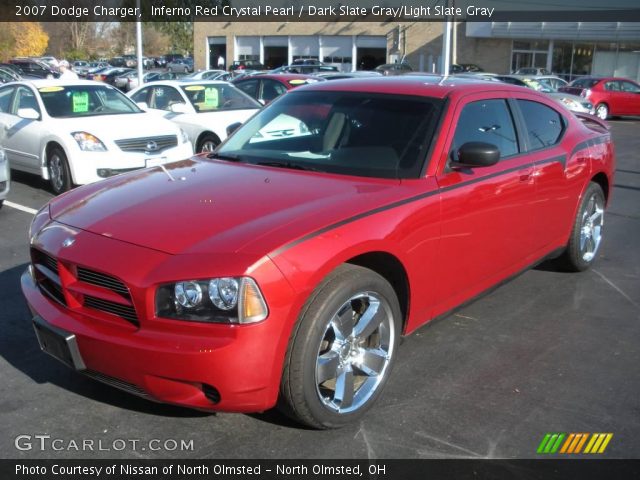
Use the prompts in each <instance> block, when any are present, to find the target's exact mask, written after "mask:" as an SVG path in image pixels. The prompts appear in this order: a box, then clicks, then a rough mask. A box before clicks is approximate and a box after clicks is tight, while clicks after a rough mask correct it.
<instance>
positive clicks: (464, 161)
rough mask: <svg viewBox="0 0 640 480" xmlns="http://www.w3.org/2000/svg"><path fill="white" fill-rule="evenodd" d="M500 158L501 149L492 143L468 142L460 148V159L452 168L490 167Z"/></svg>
mask: <svg viewBox="0 0 640 480" xmlns="http://www.w3.org/2000/svg"><path fill="white" fill-rule="evenodd" d="M498 160H500V149H498V147H497V146H495V145H493V144H491V143H485V142H467V143H465V144H463V145H462V146H461V147H460V148H459V149H458V159H457V160H453V161H452V162H451V167H452V168H477V167H490V166H491V165H495V164H496V163H498Z"/></svg>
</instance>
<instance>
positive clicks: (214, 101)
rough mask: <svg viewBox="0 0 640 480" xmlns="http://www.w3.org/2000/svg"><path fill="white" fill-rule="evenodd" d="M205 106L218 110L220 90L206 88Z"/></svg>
mask: <svg viewBox="0 0 640 480" xmlns="http://www.w3.org/2000/svg"><path fill="white" fill-rule="evenodd" d="M204 104H205V106H206V107H212V108H216V107H217V106H218V89H217V88H215V87H214V88H205V90H204Z"/></svg>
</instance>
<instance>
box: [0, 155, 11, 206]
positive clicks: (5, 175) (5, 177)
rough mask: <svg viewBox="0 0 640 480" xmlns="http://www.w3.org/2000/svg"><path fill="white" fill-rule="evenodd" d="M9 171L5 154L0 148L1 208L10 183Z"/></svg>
mask: <svg viewBox="0 0 640 480" xmlns="http://www.w3.org/2000/svg"><path fill="white" fill-rule="evenodd" d="M10 173H11V170H9V161H8V160H7V154H6V153H5V151H4V150H3V149H2V148H0V208H2V204H3V203H4V200H5V198H7V195H8V194H9V186H10V184H11V175H10Z"/></svg>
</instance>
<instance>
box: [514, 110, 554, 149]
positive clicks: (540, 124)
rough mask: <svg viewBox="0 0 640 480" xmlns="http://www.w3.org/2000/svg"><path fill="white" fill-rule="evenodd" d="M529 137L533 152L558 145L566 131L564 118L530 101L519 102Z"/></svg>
mask: <svg viewBox="0 0 640 480" xmlns="http://www.w3.org/2000/svg"><path fill="white" fill-rule="evenodd" d="M518 105H519V106H520V110H521V111H522V116H523V117H524V123H525V125H526V128H527V133H528V135H529V142H530V144H531V150H540V149H541V148H546V147H550V146H552V145H555V144H556V143H558V140H560V137H561V136H562V132H563V131H564V121H563V120H562V116H561V115H560V114H559V113H558V112H556V111H555V110H554V109H553V108H549V107H547V106H546V105H543V104H541V103H538V102H533V101H530V100H518Z"/></svg>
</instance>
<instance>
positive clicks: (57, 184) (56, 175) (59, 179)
mask: <svg viewBox="0 0 640 480" xmlns="http://www.w3.org/2000/svg"><path fill="white" fill-rule="evenodd" d="M63 162H64V160H63V159H62V158H61V157H60V155H59V154H58V153H57V152H55V153H54V154H53V155H52V156H51V158H50V159H49V177H50V178H51V185H52V186H53V189H54V190H55V191H56V192H61V191H62V188H63V186H64V163H63Z"/></svg>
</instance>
